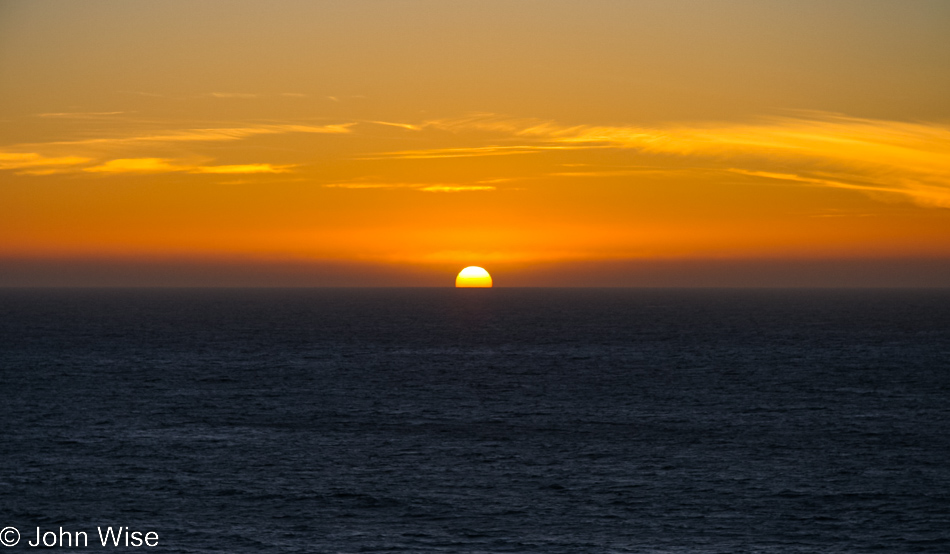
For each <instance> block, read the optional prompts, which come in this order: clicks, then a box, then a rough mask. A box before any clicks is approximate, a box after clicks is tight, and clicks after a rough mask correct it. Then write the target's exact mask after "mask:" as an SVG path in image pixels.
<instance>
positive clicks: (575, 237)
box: [0, 0, 950, 286]
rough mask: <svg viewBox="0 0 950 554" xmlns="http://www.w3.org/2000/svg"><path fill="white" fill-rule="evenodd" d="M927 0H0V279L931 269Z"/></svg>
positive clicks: (927, 276)
mask: <svg viewBox="0 0 950 554" xmlns="http://www.w3.org/2000/svg"><path fill="white" fill-rule="evenodd" d="M947 29H950V2H946V1H945V0H933V1H924V0H905V1H901V2H894V1H890V0H888V1H878V0H855V1H843V0H821V1H812V0H742V1H738V0H717V1H707V0H656V1H653V0H638V1H620V0H585V1H584V2H579V1H565V0H544V1H531V0H519V1H510V0H505V1H494V0H478V1H474V0H473V1H467V2H466V1H445V0H415V1H413V0H406V1H401V0H389V1H387V0H372V1H370V0H345V1H319V0H314V1H309V0H306V1H305V0H271V1H268V2H256V1H255V2H249V1H242V0H222V1H218V0H187V1H181V0H163V1H161V2H144V1H142V2H139V1H128V0H111V1H102V0H84V1H83V2H75V1H65V0H64V1H51V0H0V286H452V285H453V284H454V280H455V274H456V273H457V272H458V271H459V270H460V269H461V268H463V267H466V266H470V265H477V266H482V267H484V268H486V269H488V271H489V272H490V273H491V274H492V277H493V278H494V282H495V286H946V285H948V284H950V102H948V101H947V99H948V98H950V33H948V32H947Z"/></svg>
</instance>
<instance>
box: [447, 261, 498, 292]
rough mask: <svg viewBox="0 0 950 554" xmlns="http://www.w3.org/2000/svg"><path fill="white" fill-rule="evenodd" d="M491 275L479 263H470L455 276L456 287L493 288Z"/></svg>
mask: <svg viewBox="0 0 950 554" xmlns="http://www.w3.org/2000/svg"><path fill="white" fill-rule="evenodd" d="M491 286H492V283H491V275H489V274H488V272H487V271H485V270H484V269H482V268H480V267H478V266H477V265H470V266H468V267H466V268H465V269H463V270H462V271H459V275H458V277H456V278H455V288H491Z"/></svg>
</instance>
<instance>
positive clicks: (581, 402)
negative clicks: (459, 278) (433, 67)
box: [0, 289, 950, 553]
mask: <svg viewBox="0 0 950 554" xmlns="http://www.w3.org/2000/svg"><path fill="white" fill-rule="evenodd" d="M0 416H2V420H0V421H2V441H0V527H6V526H14V527H17V528H18V529H19V530H20V532H21V533H22V535H23V540H22V541H21V542H20V543H19V544H18V545H17V546H15V547H12V548H10V549H9V550H8V551H9V552H11V553H12V552H17V551H24V550H30V547H29V546H28V544H27V541H28V540H35V533H36V531H35V530H36V528H37V527H40V528H41V532H43V531H46V530H50V529H52V530H57V531H58V529H59V528H60V527H62V528H63V529H65V530H66V531H73V532H75V531H86V532H88V533H89V537H90V542H89V544H90V546H89V548H88V549H85V550H83V549H76V548H72V550H76V551H110V552H118V551H124V550H127V551H137V552H142V551H146V552H165V553H171V552H176V553H178V552H181V553H195V552H236V553H239V552H255V553H257V552H464V553H469V552H472V553H474V552H537V553H586V552H591V553H605V552H644V553H648V552H677V553H680V552H682V553H687V552H688V553H706V552H722V553H731V552H796V553H797V552H822V553H835V552H849V553H851V552H854V553H859V552H860V553H863V552H877V551H880V552H940V553H946V552H950V291H942V292H941V291H851V292H847V291H761V290H759V291H729V290H711V291H662V290H652V291H651V290H576V289H575V290H544V289H535V290H528V289H525V290H519V289H508V290H506V289H493V290H453V289H446V290H441V289H440V290H435V289H428V290H411V289H403V290H399V289H396V290H283V291H280V290H243V291H241V290H227V291H215V290H204V291H176V290H153V291H141V290H138V291H135V290H126V291H121V290H112V291H109V290H87V291H15V290H7V291H0ZM109 525H111V526H120V525H121V526H127V527H130V528H131V529H133V530H140V531H153V532H156V533H157V534H158V535H159V537H160V540H159V544H158V546H155V547H152V548H146V547H142V548H138V549H134V548H128V549H123V548H106V549H103V548H101V547H100V545H99V542H98V538H97V537H96V529H97V527H98V526H103V527H105V526H109ZM62 549H63V550H68V548H62ZM0 550H3V548H2V547H0Z"/></svg>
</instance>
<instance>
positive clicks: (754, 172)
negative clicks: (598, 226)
mask: <svg viewBox="0 0 950 554" xmlns="http://www.w3.org/2000/svg"><path fill="white" fill-rule="evenodd" d="M423 127H427V128H434V129H439V130H443V131H449V132H452V133H457V134H462V133H467V134H476V135H484V136H486V138H488V139H489V140H492V141H495V142H498V141H508V142H510V141H513V140H521V141H528V143H527V144H521V145H503V146H498V145H489V146H480V147H471V148H450V149H432V150H422V151H402V152H391V153H388V154H386V155H381V156H380V157H383V156H389V157H393V158H406V159H413V158H422V157H432V158H437V157H453V156H463V155H501V154H509V155H510V154H526V153H535V152H539V151H544V150H557V149H565V150H571V149H575V150H584V149H591V148H614V149H631V150H636V151H638V152H640V153H646V154H662V155H674V156H678V157H689V158H691V159H694V160H697V161H698V163H699V166H700V168H705V169H723V168H722V165H723V164H724V163H725V164H729V166H727V168H729V167H731V168H733V169H734V170H735V172H738V173H743V174H745V175H747V176H750V177H762V178H767V179H776V178H779V179H783V180H788V181H796V182H800V183H807V184H810V185H815V186H828V187H834V188H845V189H852V190H859V191H864V192H869V193H874V194H882V193H883V194H890V195H901V196H903V197H905V198H909V199H911V200H913V201H915V202H917V203H918V204H920V205H924V206H939V207H950V126H948V125H946V124H940V123H908V122H898V121H887V120H874V119H862V118H853V117H845V116H839V115H831V114H814V115H812V116H811V117H801V118H794V117H785V118H772V119H768V120H764V121H762V122H759V123H755V124H706V125H689V126H686V125H680V126H669V127H662V128H660V127H657V128H649V127H633V126H591V125H575V126H564V125H558V124H557V123H554V122H550V121H538V120H529V119H511V118H500V117H497V116H491V115H478V116H472V117H468V118H461V119H455V120H434V121H429V122H426V123H425V124H423ZM737 166H738V167H737ZM787 167H796V168H797V170H798V172H797V173H795V174H794V175H793V174H791V173H788V172H787V171H783V170H782V168H787ZM578 173H580V172H578ZM829 174H830V175H832V176H831V177H829V176H828V175H829ZM779 175H781V177H778V176H779ZM577 176H581V175H577Z"/></svg>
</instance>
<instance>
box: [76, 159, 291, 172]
mask: <svg viewBox="0 0 950 554" xmlns="http://www.w3.org/2000/svg"><path fill="white" fill-rule="evenodd" d="M292 167H293V166H289V165H284V166H275V165H271V164H244V165H187V164H180V163H178V164H176V163H173V162H171V161H170V160H166V159H163V158H120V159H115V160H109V161H108V162H105V163H103V164H100V165H96V166H92V167H87V168H84V169H83V171H87V172H89V173H103V174H113V175H115V174H123V173H125V174H127V173H174V172H178V173H212V174H231V175H233V174H253V173H286V172H288V171H291V168H292Z"/></svg>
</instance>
